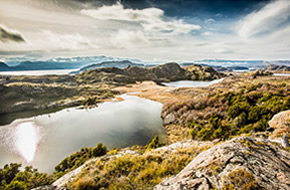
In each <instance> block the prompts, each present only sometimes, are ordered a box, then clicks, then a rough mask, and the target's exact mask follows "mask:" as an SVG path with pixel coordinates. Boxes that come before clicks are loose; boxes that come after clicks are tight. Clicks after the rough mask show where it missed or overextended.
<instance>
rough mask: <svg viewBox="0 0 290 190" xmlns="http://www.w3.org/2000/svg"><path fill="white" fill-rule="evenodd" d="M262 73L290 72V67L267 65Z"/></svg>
mask: <svg viewBox="0 0 290 190" xmlns="http://www.w3.org/2000/svg"><path fill="white" fill-rule="evenodd" d="M261 70H262V71H270V72H290V66H287V65H273V64H272V65H267V66H266V67H263V68H262V69H261Z"/></svg>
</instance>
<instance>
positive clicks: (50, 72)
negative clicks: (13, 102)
mask: <svg viewBox="0 0 290 190" xmlns="http://www.w3.org/2000/svg"><path fill="white" fill-rule="evenodd" d="M76 70H77V69H61V70H60V69H59V70H32V71H0V75H15V76H20V75H30V76H40V75H65V74H69V73H70V72H72V71H76Z"/></svg>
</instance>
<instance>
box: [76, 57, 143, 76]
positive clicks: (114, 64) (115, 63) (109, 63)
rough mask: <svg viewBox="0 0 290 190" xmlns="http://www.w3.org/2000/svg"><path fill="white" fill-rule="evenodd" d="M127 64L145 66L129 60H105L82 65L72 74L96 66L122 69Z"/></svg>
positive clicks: (95, 67)
mask: <svg viewBox="0 0 290 190" xmlns="http://www.w3.org/2000/svg"><path fill="white" fill-rule="evenodd" d="M128 66H136V67H145V65H144V64H140V63H133V62H131V61H129V60H123V61H105V62H101V63H95V64H91V65H88V66H85V67H82V68H81V69H80V70H78V71H74V72H72V74H77V73H81V72H83V71H87V70H91V69H97V68H106V67H116V68H120V69H124V68H126V67H128Z"/></svg>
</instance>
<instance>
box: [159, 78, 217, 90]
mask: <svg viewBox="0 0 290 190" xmlns="http://www.w3.org/2000/svg"><path fill="white" fill-rule="evenodd" d="M221 81H223V78H221V79H216V80H212V81H191V80H180V81H174V82H164V83H162V84H164V85H165V86H169V87H184V88H188V87H207V86H209V85H212V84H216V83H219V82H221Z"/></svg>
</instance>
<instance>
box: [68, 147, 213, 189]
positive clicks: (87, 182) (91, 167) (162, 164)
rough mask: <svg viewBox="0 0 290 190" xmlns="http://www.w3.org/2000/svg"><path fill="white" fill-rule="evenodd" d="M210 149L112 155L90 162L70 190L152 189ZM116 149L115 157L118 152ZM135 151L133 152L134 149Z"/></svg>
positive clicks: (151, 150) (140, 151)
mask: <svg viewBox="0 0 290 190" xmlns="http://www.w3.org/2000/svg"><path fill="white" fill-rule="evenodd" d="M207 148H209V147H208V146H205V145H204V146H199V147H194V146H190V147H181V148H179V149H178V150H177V151H171V150H167V151H166V150H160V151H158V150H156V149H150V150H148V149H147V150H146V149H142V148H141V149H137V150H135V153H130V154H119V156H114V155H112V154H111V153H110V152H109V153H108V154H107V155H106V156H105V157H102V158H101V159H97V160H96V161H95V162H91V163H89V164H88V165H87V166H86V167H85V168H84V169H83V171H82V172H81V173H80V174H79V175H78V176H77V177H76V178H74V179H73V180H71V181H69V183H68V184H67V187H68V188H69V189H77V190H85V189H101V188H104V189H152V188H153V186H154V185H157V184H158V183H160V182H161V181H162V179H164V178H166V177H169V176H172V175H174V174H177V173H179V172H180V171H181V170H182V169H183V168H184V167H185V166H186V165H187V164H188V163H189V162H190V161H191V160H192V159H193V158H194V157H195V156H196V155H197V154H198V153H200V152H201V151H203V150H205V149H207ZM115 151H116V150H113V152H114V154H116V153H118V152H115ZM133 151H134V150H133Z"/></svg>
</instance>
